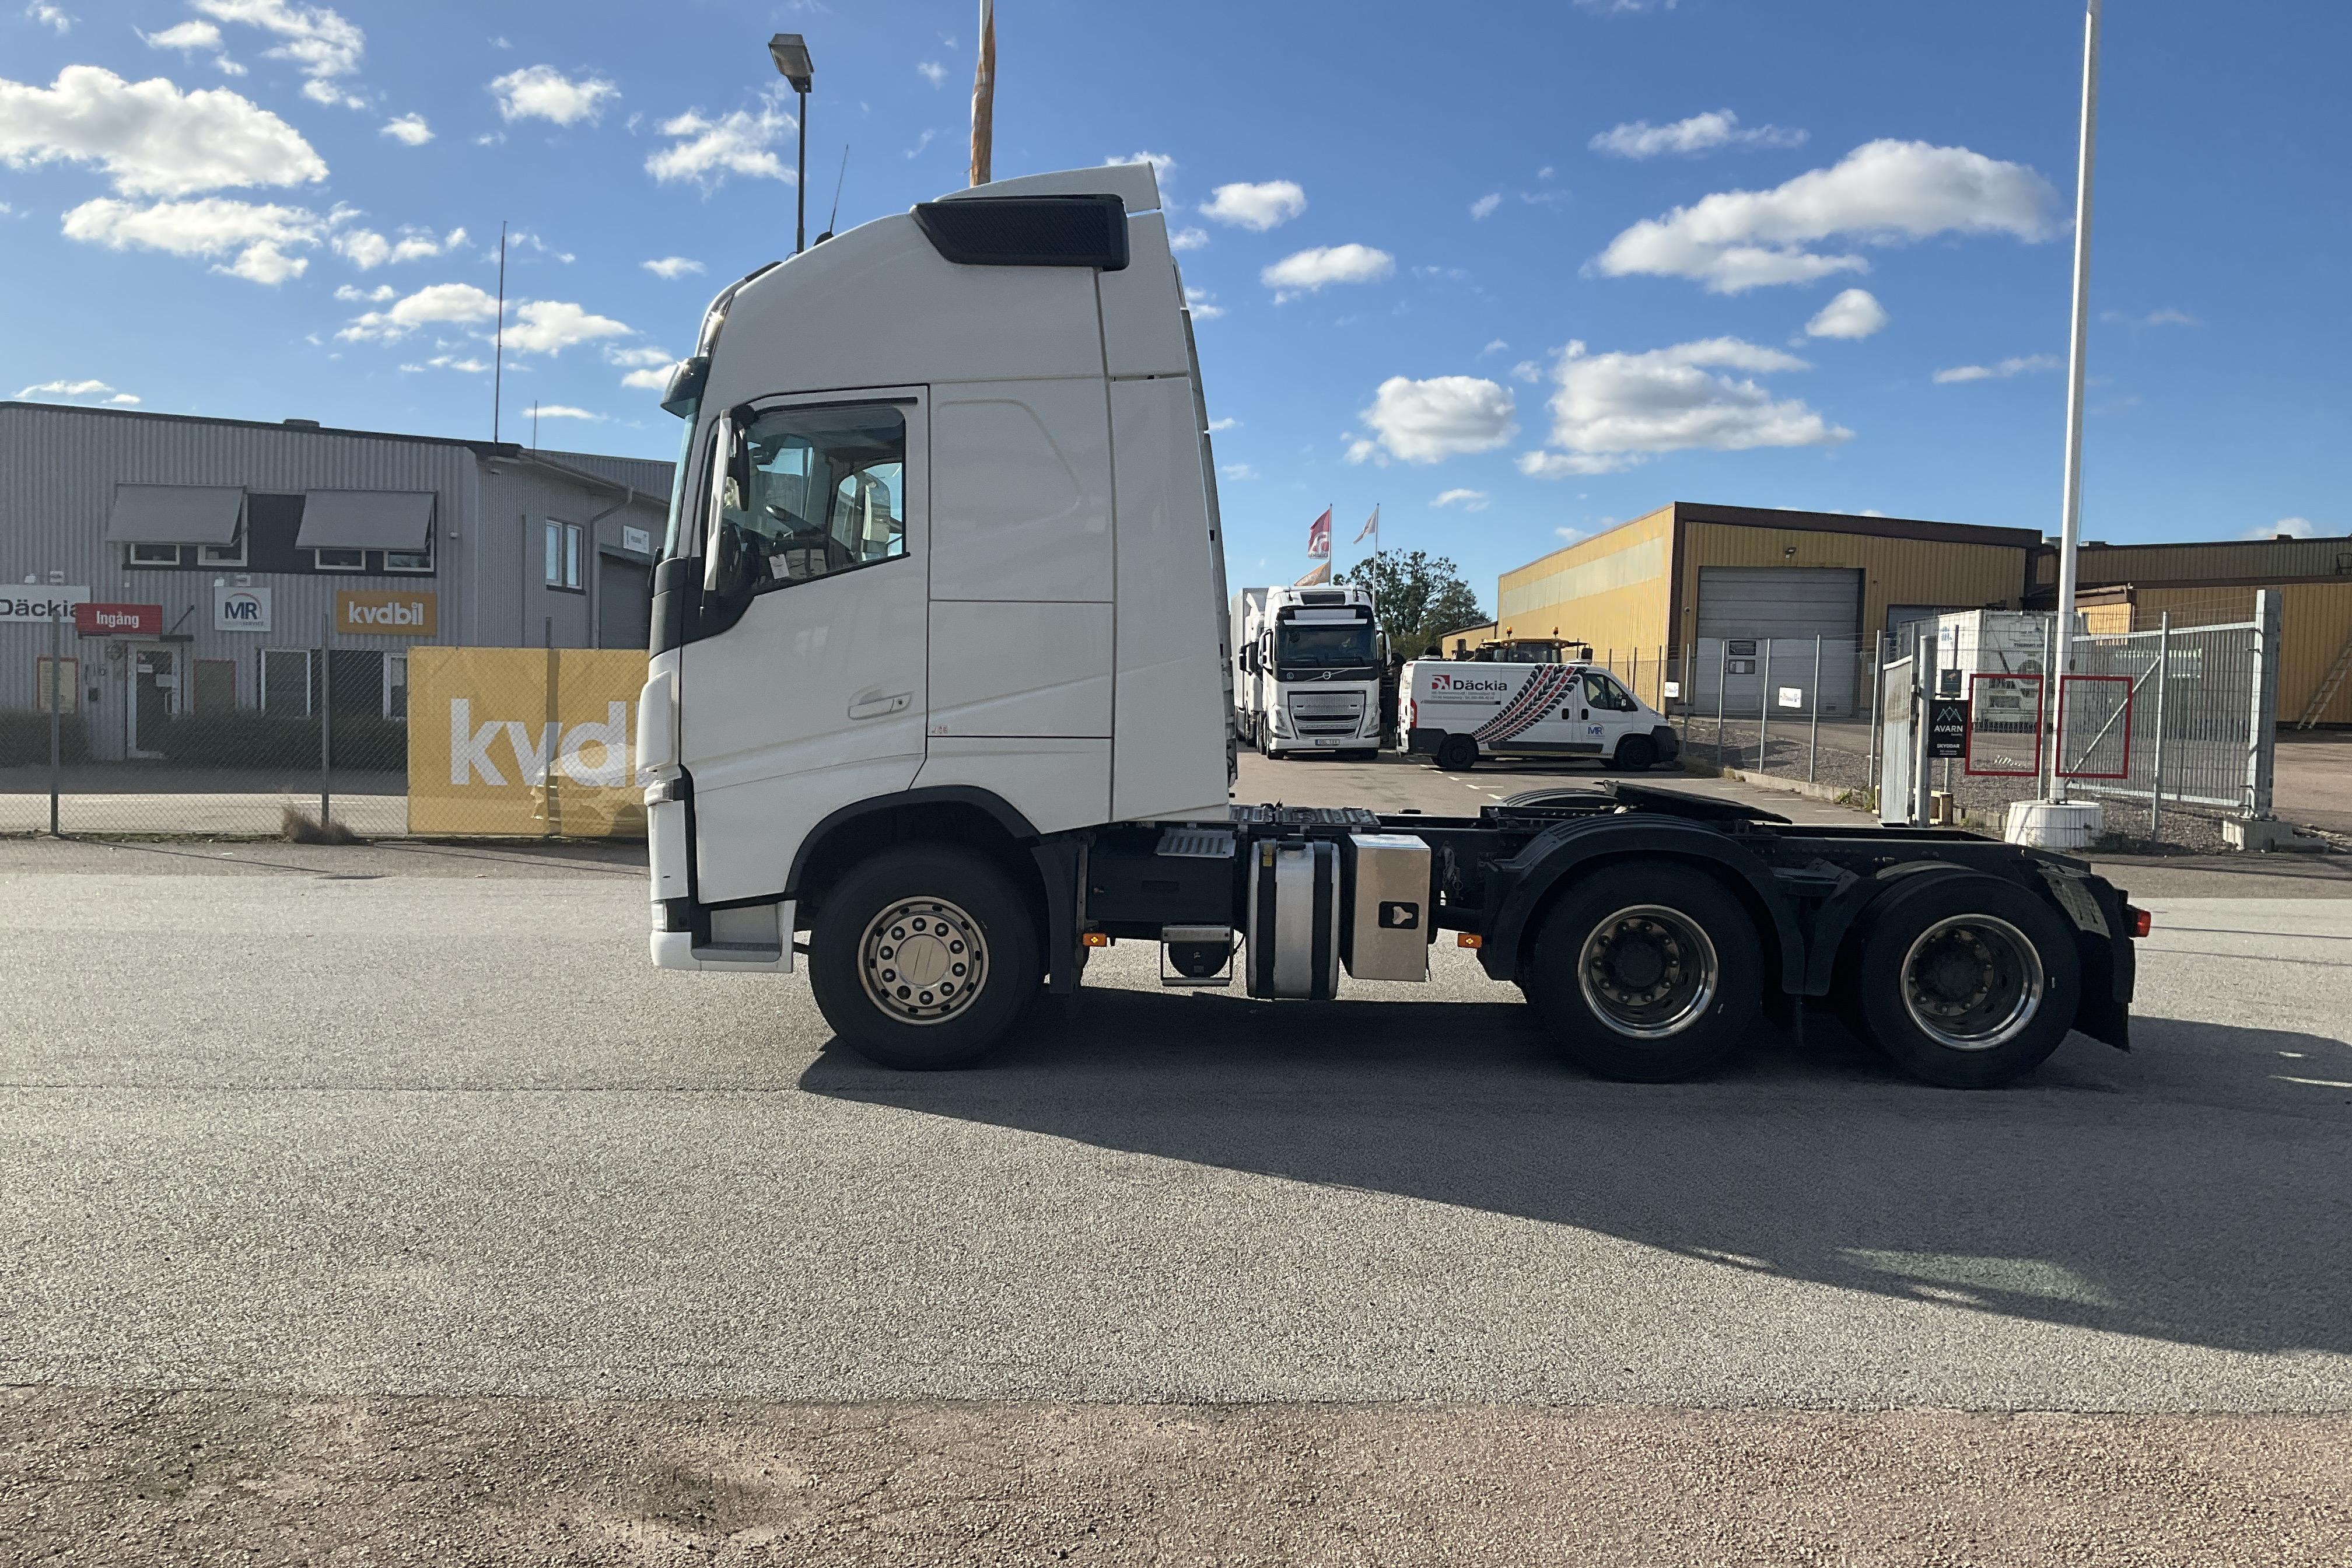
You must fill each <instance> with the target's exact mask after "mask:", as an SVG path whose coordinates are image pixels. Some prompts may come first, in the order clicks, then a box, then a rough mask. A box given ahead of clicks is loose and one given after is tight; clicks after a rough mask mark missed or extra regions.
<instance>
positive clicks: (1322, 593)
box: [1298, 588, 1348, 605]
mask: <svg viewBox="0 0 2352 1568" xmlns="http://www.w3.org/2000/svg"><path fill="white" fill-rule="evenodd" d="M1298 602H1299V603H1300V604H1302V605H1344V604H1346V603H1347V602H1348V595H1345V594H1342V593H1340V592H1339V591H1338V590H1337V589H1333V588H1324V589H1320V590H1318V589H1314V588H1309V589H1307V591H1306V592H1305V593H1303V594H1301V595H1298Z"/></svg>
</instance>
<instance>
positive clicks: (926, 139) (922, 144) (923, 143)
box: [907, 125, 940, 158]
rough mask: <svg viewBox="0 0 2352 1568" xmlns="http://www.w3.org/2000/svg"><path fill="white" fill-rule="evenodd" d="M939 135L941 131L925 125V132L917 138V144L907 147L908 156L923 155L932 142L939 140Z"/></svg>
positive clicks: (917, 156)
mask: <svg viewBox="0 0 2352 1568" xmlns="http://www.w3.org/2000/svg"><path fill="white" fill-rule="evenodd" d="M939 135H940V133H939V132H937V131H935V130H933V129H931V128H930V127H929V126H928V125H927V126H925V127H924V128H923V133H922V134H921V135H920V136H918V137H916V138H915V144H914V145H913V146H912V147H909V148H908V149H907V156H908V157H909V158H919V157H921V156H922V155H923V153H924V150H925V149H926V148H928V147H929V146H930V144H931V143H932V142H936V141H938V140H939Z"/></svg>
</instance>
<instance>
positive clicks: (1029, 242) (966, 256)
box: [915, 196, 1127, 272]
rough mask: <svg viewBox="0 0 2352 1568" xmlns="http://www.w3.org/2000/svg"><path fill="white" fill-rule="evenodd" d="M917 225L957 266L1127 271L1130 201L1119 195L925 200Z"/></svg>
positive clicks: (941, 252) (918, 209)
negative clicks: (1123, 199) (953, 200)
mask: <svg viewBox="0 0 2352 1568" xmlns="http://www.w3.org/2000/svg"><path fill="white" fill-rule="evenodd" d="M915 222H916V224H917V225H918V226H919V227H920V228H921V229H922V231H923V237H924V238H926V239H928V240H929V241H930V242H931V247H932V248H933V249H934V250H937V251H938V252H939V253H940V255H941V256H943V257H945V258H948V259H949V260H950V261H952V262H954V263H956V264H957V265H958V266H960V267H1097V268H1101V269H1102V270H1103V271H1105V272H1118V271H1121V270H1123V269H1124V268H1126V266H1127V204H1126V203H1124V202H1122V201H1120V200H1119V199H1118V197H1117V196H975V197H973V198H971V199H970V200H967V201H955V202H924V203H921V204H920V205H918V206H917V207H916V208H915Z"/></svg>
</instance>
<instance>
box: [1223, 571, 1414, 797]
mask: <svg viewBox="0 0 2352 1568" xmlns="http://www.w3.org/2000/svg"><path fill="white" fill-rule="evenodd" d="M1374 609H1375V606H1374V604H1373V601H1372V591H1371V590H1370V588H1366V587H1361V586H1359V585H1356V584H1347V583H1340V584H1333V585H1331V586H1329V587H1324V588H1297V587H1292V588H1244V589H1243V590H1242V591H1241V592H1240V593H1238V594H1235V595H1234V600H1233V611H1232V616H1231V620H1230V625H1231V632H1230V637H1231V638H1232V641H1231V644H1230V646H1231V648H1232V650H1233V659H1234V732H1235V733H1236V734H1237V735H1238V736H1239V737H1240V740H1241V743H1242V744H1243V745H1245V746H1255V747H1256V748H1257V750H1258V752H1259V754H1260V755H1262V756H1268V757H1288V756H1293V755H1296V754H1297V753H1299V752H1325V753H1328V754H1332V755H1337V756H1339V757H1343V758H1348V759H1350V760H1352V761H1357V762H1365V761H1369V760H1370V759H1371V758H1372V757H1375V756H1377V755H1379V753H1380V749H1381V657H1382V655H1381V633H1380V624H1379V622H1378V621H1377V620H1376V619H1375V618H1374Z"/></svg>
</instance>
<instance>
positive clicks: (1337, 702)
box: [1290, 691, 1364, 736]
mask: <svg viewBox="0 0 2352 1568" xmlns="http://www.w3.org/2000/svg"><path fill="white" fill-rule="evenodd" d="M1363 724H1364V694H1363V693H1362V692H1360V691H1294V692H1292V693H1291V694H1290V726H1291V728H1292V729H1293V730H1295V731H1297V733H1299V734H1300V735H1302V736H1314V735H1349V736H1352V735H1354V734H1356V733H1357V732H1358V731H1360V730H1361V729H1362V728H1363Z"/></svg>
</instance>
